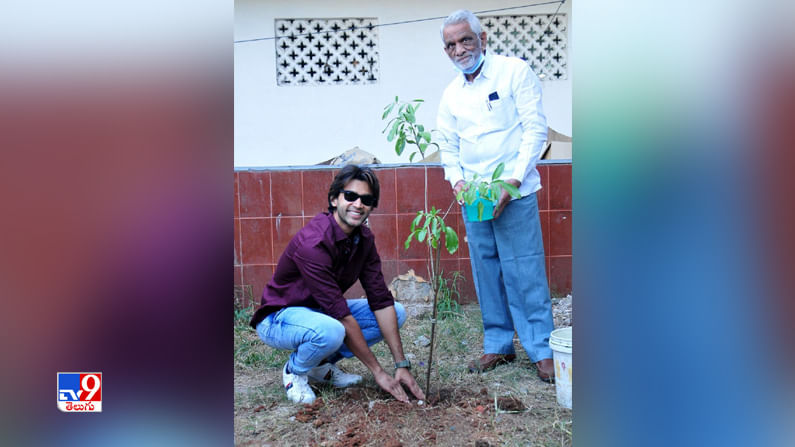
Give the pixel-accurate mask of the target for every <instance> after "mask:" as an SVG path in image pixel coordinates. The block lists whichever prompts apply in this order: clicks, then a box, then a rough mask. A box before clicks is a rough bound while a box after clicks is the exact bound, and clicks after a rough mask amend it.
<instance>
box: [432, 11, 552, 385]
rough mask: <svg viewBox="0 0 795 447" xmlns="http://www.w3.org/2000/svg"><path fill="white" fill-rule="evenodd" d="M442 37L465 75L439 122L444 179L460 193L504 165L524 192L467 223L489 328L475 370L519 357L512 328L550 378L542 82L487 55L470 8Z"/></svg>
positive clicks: (452, 88) (520, 65) (521, 65)
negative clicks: (541, 208)
mask: <svg viewBox="0 0 795 447" xmlns="http://www.w3.org/2000/svg"><path fill="white" fill-rule="evenodd" d="M441 33H442V41H443V42H444V51H445V52H446V53H447V56H448V57H449V58H450V60H451V61H452V62H453V64H454V65H455V66H456V68H458V70H459V71H460V72H461V74H460V75H459V76H456V78H455V79H453V81H452V82H451V83H450V84H449V85H448V86H447V88H446V89H445V91H444V94H443V96H442V100H441V103H440V105H439V114H438V118H437V127H438V128H439V130H440V131H441V132H442V134H443V135H444V140H445V141H444V142H443V143H442V144H441V160H442V165H443V166H444V170H445V178H446V179H447V180H448V181H450V184H451V185H452V186H453V192H454V193H458V191H460V190H461V189H462V188H463V186H464V181H465V180H470V179H472V178H473V176H474V175H475V174H477V175H478V177H481V178H483V177H485V178H491V175H492V172H493V171H494V169H495V168H496V167H497V165H498V164H499V163H504V164H505V171H504V173H503V176H502V179H503V180H505V181H506V182H508V183H511V184H513V185H514V186H516V187H517V188H519V192H520V193H521V196H522V197H521V198H519V199H513V200H512V199H511V197H510V196H509V195H508V193H507V192H503V194H502V197H501V198H500V200H499V201H498V203H497V204H496V205H495V209H494V219H492V220H489V221H483V222H469V221H467V220H466V219H465V221H466V232H467V240H468V244H469V254H470V259H471V263H472V272H473V276H474V283H475V289H476V291H477V294H478V301H479V303H480V309H481V313H482V315H483V331H484V338H483V350H484V355H483V356H482V357H480V358H479V359H476V360H474V361H473V362H471V363H470V364H469V369H470V371H473V372H474V371H487V370H490V369H492V368H494V367H495V366H497V365H500V364H503V363H507V362H512V361H513V360H514V359H515V358H516V355H515V353H514V348H513V335H514V331H515V332H516V333H518V335H519V340H520V341H521V343H522V346H523V347H524V349H525V351H526V352H527V354H528V356H529V357H530V359H531V361H532V362H533V363H535V366H536V370H537V372H538V377H539V378H540V379H541V380H543V381H546V382H553V381H554V378H555V376H554V368H553V363H552V351H551V349H550V347H549V334H550V332H551V331H552V329H553V322H552V309H551V304H550V299H549V287H548V285H547V278H546V269H545V260H544V244H543V241H542V237H541V223H540V219H539V216H538V203H537V201H536V194H535V193H536V191H538V190H539V189H541V180H540V176H539V174H538V170H537V169H536V163H537V162H538V159H539V157H540V156H541V150H542V148H543V145H544V142H545V141H546V137H547V126H546V118H545V117H544V113H543V111H542V108H541V86H540V83H539V80H538V78H537V77H536V75H535V73H533V71H532V70H531V69H530V67H529V66H528V65H527V63H525V62H524V61H522V60H521V59H518V58H513V57H504V56H500V55H497V54H492V53H490V52H487V51H486V48H485V46H486V33H485V32H484V31H483V29H482V28H481V25H480V21H479V20H478V18H477V17H475V15H474V14H472V13H471V12H470V11H466V10H460V11H456V12H453V13H452V14H450V16H448V17H447V19H445V21H444V23H443V24H442V28H441Z"/></svg>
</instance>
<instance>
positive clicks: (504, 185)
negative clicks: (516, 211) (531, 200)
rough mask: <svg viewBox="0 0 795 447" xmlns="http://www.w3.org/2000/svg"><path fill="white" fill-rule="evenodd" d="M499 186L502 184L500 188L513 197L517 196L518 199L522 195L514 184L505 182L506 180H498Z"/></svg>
mask: <svg viewBox="0 0 795 447" xmlns="http://www.w3.org/2000/svg"><path fill="white" fill-rule="evenodd" d="M500 186H502V188H503V189H504V190H505V191H507V192H508V194H510V195H511V197H514V198H517V199H518V198H519V197H521V196H522V194H520V193H519V188H517V187H515V186H513V185H511V184H510V183H507V182H500Z"/></svg>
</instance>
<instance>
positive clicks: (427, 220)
mask: <svg viewBox="0 0 795 447" xmlns="http://www.w3.org/2000/svg"><path fill="white" fill-rule="evenodd" d="M442 236H444V244H445V248H446V249H447V251H448V252H450V254H453V253H455V252H456V251H457V250H458V235H457V234H456V232H455V230H454V229H453V228H452V227H448V226H447V225H445V223H444V218H443V217H442V216H440V215H439V210H437V209H436V208H435V207H431V210H430V211H417V217H415V218H414V220H413V221H412V222H411V233H409V237H408V238H406V242H405V243H404V244H403V245H404V247H405V249H406V250H408V249H409V247H410V246H411V242H412V240H415V239H416V240H417V242H420V243H425V244H426V245H428V246H429V247H431V248H434V249H436V248H437V247H439V242H440V241H441V239H442Z"/></svg>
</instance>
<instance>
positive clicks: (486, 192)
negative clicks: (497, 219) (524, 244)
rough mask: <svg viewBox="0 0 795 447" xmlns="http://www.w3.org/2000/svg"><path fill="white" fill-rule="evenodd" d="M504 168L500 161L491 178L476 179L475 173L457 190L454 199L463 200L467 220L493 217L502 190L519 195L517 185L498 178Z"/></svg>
mask: <svg viewBox="0 0 795 447" xmlns="http://www.w3.org/2000/svg"><path fill="white" fill-rule="evenodd" d="M504 170H505V164H504V163H500V164H498V165H497V168H496V169H494V173H493V174H492V175H491V180H484V179H478V175H477V174H475V176H474V177H473V178H472V180H468V181H466V182H465V183H464V187H463V188H461V191H459V192H458V194H457V195H456V199H457V200H458V201H459V202H461V201H463V202H464V206H465V207H466V215H467V220H469V221H470V222H473V221H478V222H479V221H484V220H491V219H492V218H493V217H494V216H493V211H494V205H496V204H497V201H499V200H500V195H502V191H503V190H505V191H506V192H507V193H508V194H510V196H511V197H514V198H519V197H521V194H520V193H519V189H518V188H517V187H515V186H513V185H512V184H510V183H508V182H506V181H504V180H500V176H501V175H502V172H503V171H504Z"/></svg>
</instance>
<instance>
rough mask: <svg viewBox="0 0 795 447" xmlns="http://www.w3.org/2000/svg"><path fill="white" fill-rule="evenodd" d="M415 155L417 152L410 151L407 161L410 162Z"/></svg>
mask: <svg viewBox="0 0 795 447" xmlns="http://www.w3.org/2000/svg"><path fill="white" fill-rule="evenodd" d="M415 155H417V153H416V152H412V153H411V155H409V163H411V162H412V161H414V156H415Z"/></svg>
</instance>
